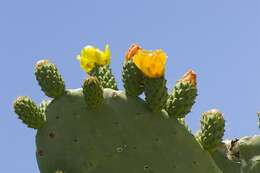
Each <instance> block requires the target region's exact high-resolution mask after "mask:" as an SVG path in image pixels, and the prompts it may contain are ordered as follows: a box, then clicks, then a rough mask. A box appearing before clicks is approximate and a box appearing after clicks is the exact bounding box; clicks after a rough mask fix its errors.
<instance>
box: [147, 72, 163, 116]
mask: <svg viewBox="0 0 260 173" xmlns="http://www.w3.org/2000/svg"><path fill="white" fill-rule="evenodd" d="M144 94H145V101H146V103H147V105H148V107H149V108H150V109H151V110H152V111H154V112H157V111H161V110H162V108H163V107H164V105H165V102H166V100H167V97H168V93H167V88H166V80H165V79H164V76H163V77H160V78H148V77H146V78H145V80H144Z"/></svg>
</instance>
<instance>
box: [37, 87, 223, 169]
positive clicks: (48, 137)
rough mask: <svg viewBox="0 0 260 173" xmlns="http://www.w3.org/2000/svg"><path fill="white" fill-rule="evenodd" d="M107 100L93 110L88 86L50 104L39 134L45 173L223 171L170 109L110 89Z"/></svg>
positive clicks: (39, 154)
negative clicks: (151, 106)
mask: <svg viewBox="0 0 260 173" xmlns="http://www.w3.org/2000/svg"><path fill="white" fill-rule="evenodd" d="M103 94H104V95H103V96H104V105H103V106H102V107H100V109H97V110H90V109H87V107H86V106H85V99H84V95H83V91H82V89H77V90H69V91H68V93H67V94H66V95H64V96H62V97H61V98H59V99H58V100H53V101H52V102H51V103H50V104H49V105H48V108H47V112H46V114H47V118H48V121H47V123H46V124H45V125H44V127H43V128H42V129H39V130H38V132H37V135H36V144H37V160H38V164H39V168H40V170H41V173H53V172H55V171H56V170H58V169H60V170H63V171H65V172H73V173H87V172H89V173H90V172H91V173H116V172H118V173H145V172H150V173H180V172H185V173H186V172H187V173H188V172H192V173H221V171H220V170H219V169H218V167H217V166H216V165H215V163H214V161H213V160H212V158H211V157H210V155H209V154H208V153H207V152H206V151H203V150H202V149H201V147H200V146H199V144H198V143H197V142H196V140H195V138H194V137H193V136H192V135H191V134H190V133H189V132H187V130H186V129H185V128H184V127H183V126H182V125H180V124H179V123H178V122H177V120H176V119H175V118H171V119H169V117H168V115H167V113H166V112H165V111H162V112H157V113H155V112H151V111H150V110H149V109H148V108H147V107H146V103H145V102H144V101H143V100H142V99H140V98H138V97H127V96H126V95H125V94H124V92H122V91H115V90H112V89H104V93H103Z"/></svg>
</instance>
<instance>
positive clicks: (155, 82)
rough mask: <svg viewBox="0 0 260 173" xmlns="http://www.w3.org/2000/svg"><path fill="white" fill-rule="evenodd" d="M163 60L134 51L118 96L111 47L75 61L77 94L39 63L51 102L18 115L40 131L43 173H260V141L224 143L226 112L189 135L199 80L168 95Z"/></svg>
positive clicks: (88, 50)
mask: <svg viewBox="0 0 260 173" xmlns="http://www.w3.org/2000/svg"><path fill="white" fill-rule="evenodd" d="M166 58H167V56H166V54H165V53H164V51H163V50H161V49H159V50H154V51H148V50H144V49H143V48H141V47H140V46H139V45H137V44H134V45H132V46H131V47H130V49H129V50H128V52H127V54H126V56H125V60H124V65H123V71H122V79H123V82H124V87H125V91H122V90H117V86H116V82H115V78H114V76H113V75H112V73H111V70H110V68H109V62H110V50H109V47H108V45H107V46H106V47H105V50H104V51H101V50H99V49H97V48H95V47H93V46H86V47H84V48H83V49H82V51H81V52H80V55H78V60H79V61H80V66H81V67H82V69H83V70H84V71H85V72H86V73H87V75H88V76H87V77H86V79H85V80H84V81H83V84H82V87H81V88H78V89H66V88H65V84H64V81H63V79H62V77H61V75H60V74H59V73H58V70H57V68H56V66H55V65H54V64H52V63H50V62H49V61H48V60H42V61H39V62H38V63H37V64H36V68H35V75H36V79H37V80H38V83H39V85H40V86H41V88H42V90H43V91H44V93H45V94H46V95H47V96H49V97H51V98H52V100H49V101H43V102H42V103H41V104H40V105H39V106H37V105H36V104H35V103H34V102H33V101H32V100H31V99H30V98H29V97H24V96H23V97H18V98H17V99H16V101H15V102H14V110H15V112H16V113H17V114H18V116H19V118H20V119H21V120H22V121H23V123H25V124H26V125H27V126H28V127H31V128H35V129H37V135H36V148H37V151H36V157H37V161H38V165H39V169H40V171H41V173H65V172H71V173H117V172H118V173H146V172H147V173H180V172H184V173H188V172H192V173H233V172H234V173H235V172H238V171H239V172H240V171H243V173H255V172H257V171H258V172H259V171H260V170H259V155H260V149H259V143H260V142H258V141H260V139H259V137H252V138H249V139H247V140H245V139H243V138H242V139H240V140H236V141H233V142H231V143H228V142H226V143H225V141H222V137H223V134H224V124H225V121H224V118H223V115H222V113H221V112H219V111H217V110H210V111H208V112H205V113H203V116H202V119H201V129H200V131H199V132H198V133H197V135H196V136H194V135H192V133H191V132H190V131H188V130H187V129H188V127H187V125H186V124H185V122H184V118H185V116H186V115H187V114H188V113H189V112H190V110H191V108H192V105H193V104H194V102H195V98H196V96H197V87H196V83H197V81H196V74H195V73H194V72H193V71H188V72H187V73H186V74H185V75H184V76H183V77H182V78H181V79H180V80H179V81H178V82H177V84H176V86H175V87H174V89H173V91H172V92H171V93H168V92H167V87H166V79H165V77H164V76H165V75H164V73H165V64H166ZM142 93H144V96H145V99H142V98H140V97H139V95H140V94H142ZM245 144H246V145H245ZM234 157H237V158H236V159H234Z"/></svg>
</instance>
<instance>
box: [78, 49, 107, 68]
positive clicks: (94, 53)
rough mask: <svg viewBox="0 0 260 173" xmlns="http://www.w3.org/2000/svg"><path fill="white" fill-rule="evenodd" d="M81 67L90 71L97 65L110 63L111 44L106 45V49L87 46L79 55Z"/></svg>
mask: <svg viewBox="0 0 260 173" xmlns="http://www.w3.org/2000/svg"><path fill="white" fill-rule="evenodd" d="M77 59H78V60H79V62H80V67H81V68H82V69H83V70H85V71H86V72H87V73H89V72H90V71H91V70H92V69H93V68H94V67H95V66H96V65H107V64H109V63H110V49H109V45H106V46H105V51H101V50H99V49H98V48H95V47H93V46H85V47H84V48H83V49H82V50H81V52H80V55H78V56H77Z"/></svg>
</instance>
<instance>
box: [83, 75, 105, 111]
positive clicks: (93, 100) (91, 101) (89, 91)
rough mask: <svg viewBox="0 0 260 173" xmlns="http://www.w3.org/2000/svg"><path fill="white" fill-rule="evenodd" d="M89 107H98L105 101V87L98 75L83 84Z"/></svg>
mask: <svg viewBox="0 0 260 173" xmlns="http://www.w3.org/2000/svg"><path fill="white" fill-rule="evenodd" d="M82 88H83V94H84V98H85V101H86V104H87V107H88V108H90V109H96V108H98V107H99V106H100V105H101V104H102V103H103V100H104V98H103V88H102V86H101V84H100V82H99V81H98V79H97V78H96V77H89V78H88V79H86V80H85V81H84V84H83V86H82Z"/></svg>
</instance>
